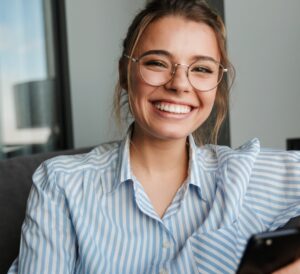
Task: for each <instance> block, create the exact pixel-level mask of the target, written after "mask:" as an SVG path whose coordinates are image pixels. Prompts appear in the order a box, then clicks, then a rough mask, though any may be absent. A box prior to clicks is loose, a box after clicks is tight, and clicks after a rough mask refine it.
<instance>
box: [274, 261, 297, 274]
mask: <svg viewBox="0 0 300 274" xmlns="http://www.w3.org/2000/svg"><path fill="white" fill-rule="evenodd" d="M299 273H300V259H298V260H296V261H295V262H293V263H291V264H289V265H287V266H285V267H283V268H280V269H278V270H276V271H275V272H273V273H272V274H299Z"/></svg>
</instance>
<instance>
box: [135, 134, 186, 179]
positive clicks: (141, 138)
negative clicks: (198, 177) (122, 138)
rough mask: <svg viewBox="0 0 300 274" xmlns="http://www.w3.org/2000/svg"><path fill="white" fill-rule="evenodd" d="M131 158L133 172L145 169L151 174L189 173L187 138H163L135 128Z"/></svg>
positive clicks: (145, 171) (144, 170)
mask: <svg viewBox="0 0 300 274" xmlns="http://www.w3.org/2000/svg"><path fill="white" fill-rule="evenodd" d="M130 158H131V165H132V169H133V172H134V173H135V174H136V175H137V173H139V171H141V170H143V172H144V173H147V174H148V175H149V176H152V175H153V176H156V175H158V174H169V173H170V172H174V173H175V174H176V173H181V174H183V173H184V174H185V175H184V176H186V174H187V170H188V146H187V145H186V139H185V138H184V139H175V140H161V139H156V138H153V137H150V136H147V135H145V134H142V133H140V132H137V131H135V130H133V134H132V138H131V145H130Z"/></svg>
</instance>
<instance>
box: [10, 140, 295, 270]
mask: <svg viewBox="0 0 300 274" xmlns="http://www.w3.org/2000/svg"><path fill="white" fill-rule="evenodd" d="M189 141H190V161H189V175H188V178H187V180H186V183H185V184H183V185H182V187H181V188H180V189H179V190H178V192H177V194H176V196H175V197H174V199H173V201H172V203H171V205H170V206H169V208H168V209H167V211H166V213H165V215H164V216H163V218H162V219H160V218H159V216H158V215H157V214H156V212H155V210H154V208H153V206H152V205H151V201H150V200H149V198H148V197H147V194H146V193H145V191H144V189H143V187H142V185H141V184H140V183H139V182H138V181H137V179H136V178H135V177H134V176H133V175H132V172H131V169H130V161H129V137H128V136H127V138H126V139H125V140H124V141H122V142H113V143H108V144H104V145H101V146H99V147H97V148H95V149H94V150H92V151H91V152H90V153H88V154H82V155H75V156H60V157H57V158H54V159H50V160H48V161H46V162H45V163H43V164H42V165H41V166H40V167H39V168H38V170H37V171H36V172H35V174H34V176H33V186H32V190H31V192H30V196H29V200H28V204H27V212H26V218H25V221H24V224H23V226H22V236H21V245H20V252H19V257H18V258H17V259H16V260H15V262H14V264H13V265H12V267H11V269H10V272H9V273H10V274H11V273H24V274H29V273H30V274H41V273H56V274H58V273H61V274H67V273H89V274H90V273H101V274H102V273H109V274H114V273H118V274H120V273H126V274H127V273H128V274H134V273H137V274H148V273H149V274H150V273H151V274H152V273H171V274H183V273H184V274H189V273H199V272H200V273H234V272H235V270H236V268H237V265H238V263H239V260H240V258H241V256H242V253H243V250H244V248H245V245H246V242H247V239H248V238H249V237H250V235H251V234H253V233H257V232H262V231H265V230H274V229H276V228H278V227H280V226H282V225H284V224H285V223H286V222H287V221H288V220H289V219H290V218H292V217H294V216H297V215H300V152H286V151H272V150H261V149H260V145H259V141H258V140H257V139H253V140H252V141H249V142H248V143H246V144H245V145H243V146H242V147H240V148H238V149H236V150H233V149H230V148H228V147H223V146H213V145H207V146H204V147H197V146H196V145H195V144H194V141H193V138H192V137H191V136H190V137H189ZM161 183H162V184H163V182H161Z"/></svg>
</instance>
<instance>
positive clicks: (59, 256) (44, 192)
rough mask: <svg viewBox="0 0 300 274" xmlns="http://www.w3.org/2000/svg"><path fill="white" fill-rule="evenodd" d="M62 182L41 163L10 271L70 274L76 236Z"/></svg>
mask: <svg viewBox="0 0 300 274" xmlns="http://www.w3.org/2000/svg"><path fill="white" fill-rule="evenodd" d="M58 178H60V179H59V181H60V183H61V182H62V179H63V178H62V176H58V175H57V174H56V172H55V171H54V170H53V168H51V167H48V166H47V162H46V163H44V164H42V165H41V166H40V167H39V168H38V169H37V171H36V172H35V174H34V176H33V185H32V188H31V191H30V195H29V198H28V202H27V209H26V216H25V221H24V223H23V226H22V233H21V244H20V252H19V257H18V260H16V261H15V265H13V266H12V268H11V269H15V268H16V264H17V272H18V273H24V274H28V273H31V274H41V273H57V274H59V273H61V274H67V273H73V272H74V267H75V262H76V236H75V232H74V228H73V225H72V222H71V218H70V214H69V209H68V205H67V201H66V197H65V195H64V191H63V189H62V188H61V187H60V185H59V184H58V182H57V180H58Z"/></svg>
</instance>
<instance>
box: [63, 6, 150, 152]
mask: <svg viewBox="0 0 300 274" xmlns="http://www.w3.org/2000/svg"><path fill="white" fill-rule="evenodd" d="M143 4H144V1H141V0H122V1H120V0H110V1H101V0H87V1H80V0H66V17H67V32H68V47H69V48H68V51H69V62H70V81H71V98H72V102H71V103H72V112H73V126H74V138H75V139H74V144H75V147H82V146H90V145H96V144H99V143H102V142H105V141H107V140H111V139H115V138H117V134H116V130H115V127H114V123H113V118H112V115H111V108H112V96H113V90H114V85H115V82H116V79H117V73H118V69H117V67H118V57H119V55H120V53H121V44H122V39H123V37H124V36H125V33H126V31H127V27H128V25H129V23H130V22H131V20H132V18H133V16H134V15H135V13H136V11H137V10H138V9H139V7H142V6H143Z"/></svg>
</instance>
